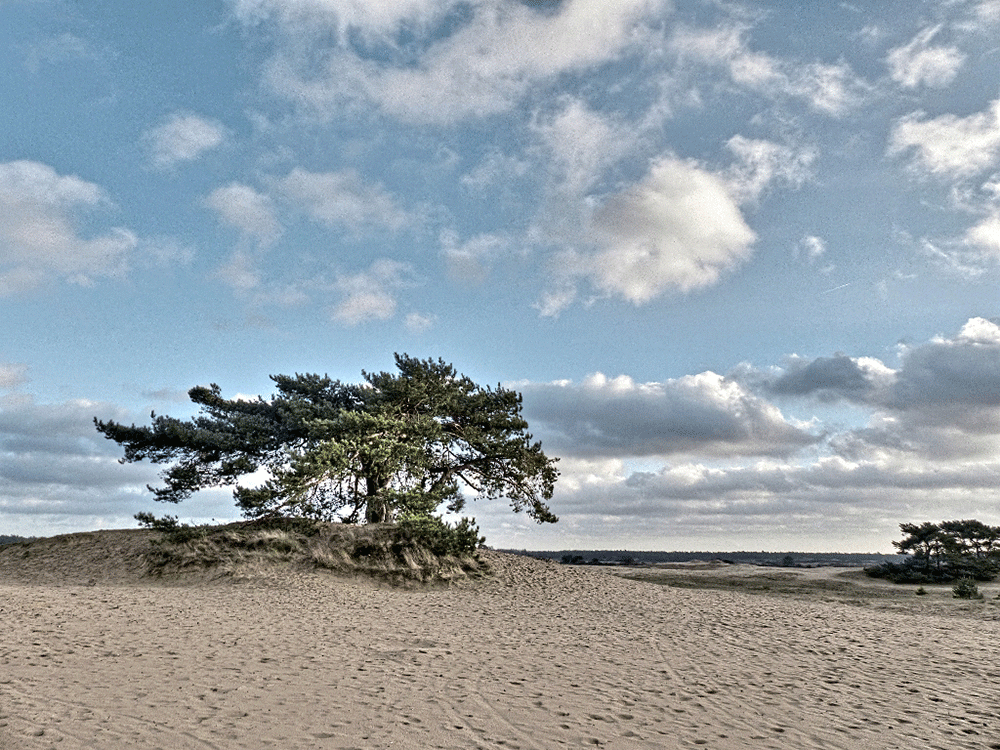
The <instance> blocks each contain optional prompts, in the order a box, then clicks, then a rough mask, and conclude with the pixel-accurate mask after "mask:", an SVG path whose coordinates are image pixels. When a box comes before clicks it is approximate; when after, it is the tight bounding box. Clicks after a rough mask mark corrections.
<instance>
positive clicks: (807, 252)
mask: <svg viewBox="0 0 1000 750" xmlns="http://www.w3.org/2000/svg"><path fill="white" fill-rule="evenodd" d="M795 250H796V254H802V255H804V256H805V257H806V259H807V260H808V261H809V262H810V263H813V262H815V261H817V260H819V259H820V258H822V257H823V256H824V255H825V254H826V241H825V240H824V239H823V238H822V237H817V236H816V235H814V234H807V235H806V236H805V237H803V238H802V239H801V240H799V244H798V245H797V246H796V248H795Z"/></svg>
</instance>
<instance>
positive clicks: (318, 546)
mask: <svg viewBox="0 0 1000 750" xmlns="http://www.w3.org/2000/svg"><path fill="white" fill-rule="evenodd" d="M146 567H147V572H148V573H149V574H150V575H155V576H161V577H162V576H175V575H179V574H184V573H188V572H209V571H211V572H212V573H214V574H217V575H221V576H239V577H243V576H246V575H254V574H255V573H261V572H264V571H267V570H273V569H275V568H276V567H282V568H287V567H290V568H293V569H298V570H316V569H321V570H327V571H331V572H334V573H337V574H339V575H349V576H355V575H363V576H370V577H374V578H377V579H380V580H382V581H386V582H389V583H392V584H394V585H407V584H414V583H424V584H426V583H442V582H450V581H455V580H459V579H462V578H469V577H478V576H481V575H484V574H485V573H486V572H487V566H486V565H485V563H484V562H483V561H482V560H481V559H480V558H479V556H478V555H464V556H460V557H456V556H453V555H437V554H435V553H434V552H432V551H431V550H430V549H428V548H427V547H426V546H424V545H422V544H421V543H420V541H419V540H417V539H414V538H412V537H410V536H408V535H407V534H406V533H405V532H404V531H403V530H402V529H401V528H400V527H399V526H398V525H397V524H370V525H364V526H358V525H350V524H335V523H321V522H314V521H308V520H303V519H280V518H279V519H271V520H262V521H247V522H240V523H233V524H227V525H225V526H200V527H182V528H179V529H177V530H176V531H172V532H165V533H164V534H163V535H162V537H161V538H160V539H157V540H154V542H153V544H152V546H151V549H150V550H149V552H148V553H147V554H146Z"/></svg>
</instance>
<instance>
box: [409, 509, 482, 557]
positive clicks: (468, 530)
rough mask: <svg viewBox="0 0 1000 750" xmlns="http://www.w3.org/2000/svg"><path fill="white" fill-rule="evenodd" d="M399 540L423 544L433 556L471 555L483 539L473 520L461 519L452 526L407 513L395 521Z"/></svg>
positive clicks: (435, 519)
mask: <svg viewBox="0 0 1000 750" xmlns="http://www.w3.org/2000/svg"><path fill="white" fill-rule="evenodd" d="M399 535H400V540H401V541H403V540H405V541H408V542H412V543H414V544H417V545H420V546H422V547H426V548H427V549H429V550H430V551H431V552H433V553H434V554H435V555H453V556H455V557H462V556H463V555H474V554H475V553H476V550H477V549H479V547H480V546H481V545H482V544H483V543H484V542H485V541H486V538H485V537H481V536H479V527H478V526H476V524H475V519H472V520H470V519H468V518H463V519H462V520H461V521H459V522H458V523H457V524H455V525H454V526H451V525H450V524H448V523H446V522H445V521H443V520H442V519H440V518H437V517H435V516H411V517H409V518H403V519H402V520H401V521H400V522H399Z"/></svg>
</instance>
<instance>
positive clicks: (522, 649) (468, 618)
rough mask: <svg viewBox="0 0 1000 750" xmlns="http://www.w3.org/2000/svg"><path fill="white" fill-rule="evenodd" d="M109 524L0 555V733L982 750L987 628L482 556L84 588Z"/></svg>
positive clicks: (404, 743)
mask: <svg viewBox="0 0 1000 750" xmlns="http://www.w3.org/2000/svg"><path fill="white" fill-rule="evenodd" d="M129 533H133V532H129ZM114 536H115V535H114V534H113V533H111V532H100V533H99V534H98V535H97V544H98V546H100V545H102V544H104V545H107V547H106V548H105V549H104V550H103V551H102V552H101V553H100V554H98V553H95V551H94V548H93V547H90V548H88V547H87V544H86V540H81V544H80V545H79V548H78V552H79V554H80V555H81V557H80V558H79V559H78V560H77V562H76V564H74V563H73V560H72V557H71V555H70V554H69V553H68V552H67V551H66V549H64V550H63V552H62V553H61V554H62V556H63V557H62V558H61V560H57V559H55V557H56V552H52V555H53V558H52V559H50V560H48V561H47V563H46V564H42V563H41V562H40V561H39V560H37V559H36V560H35V561H34V562H32V563H30V564H28V562H27V561H22V563H24V564H15V563H13V562H11V560H9V559H5V558H8V554H7V553H6V552H4V553H2V554H0V621H2V622H3V624H4V628H5V635H4V637H3V639H2V641H0V644H2V645H0V747H3V748H5V749H9V750H36V749H41V748H108V749H110V750H117V748H132V747H142V748H171V749H172V750H174V749H179V750H187V749H188V748H248V749H249V750H258V749H262V748H281V749H282V750H284V749H286V748H288V749H295V748H303V749H304V748H331V749H338V750H348V749H353V748H365V749H369V748H371V749H374V748H390V747H391V748H442V749H446V748H447V749H451V748H454V749H458V748H524V749H525V750H527V749H528V748H545V749H547V748H580V747H602V748H636V749H638V748H650V749H652V748H667V749H671V748H716V749H719V750H737V749H738V748H739V749H742V748H782V749H783V748H788V749H789V750H792V749H793V748H795V749H796V750H799V749H802V748H843V749H844V750H857V749H858V748H886V749H887V750H888V749H891V748H900V749H902V748H907V749H909V748H913V747H927V748H977V749H983V748H994V749H995V748H1000V718H998V705H997V698H996V695H997V692H996V690H997V689H996V686H997V684H1000V659H998V658H997V657H998V656H1000V638H998V636H1000V627H998V623H997V622H996V621H995V620H988V619H983V618H982V617H972V616H962V615H961V613H960V612H958V613H957V614H951V615H941V614H920V613H914V612H911V611H898V610H884V609H877V608H870V607H858V606H851V605H849V604H845V603H841V602H835V601H814V600H806V599H802V598H794V597H776V596H761V595H749V594H745V593H741V592H739V591H731V590H703V589H678V588H670V587H664V586H658V585H654V584H652V583H646V582H641V581H633V580H626V579H623V578H620V577H617V576H614V575H611V574H609V573H608V572H607V571H605V570H599V569H588V568H580V567H570V566H561V565H558V564H553V563H546V562H541V561H538V560H533V559H530V558H523V557H516V556H512V555H507V554H502V553H495V552H490V551H485V552H484V553H483V556H484V558H485V559H486V561H487V562H488V564H489V565H490V567H491V569H492V575H491V576H490V577H488V578H485V579H481V580H467V581H461V582H458V583H455V584H453V585H451V586H448V587H438V588H432V589H424V590H406V589H399V588H390V587H386V586H382V585H377V584H375V583H372V582H369V581H364V580H356V579H344V578H338V577H336V576H333V575H329V574H324V573H310V572H301V571H291V570H277V571H274V572H272V573H271V574H269V575H261V576H259V577H256V578H243V579H240V580H239V581H234V580H231V579H230V580H224V581H218V580H217V581H208V582H205V581H197V582H192V583H190V584H189V585H183V584H179V583H178V582H177V581H174V582H172V583H170V584H166V583H164V582H157V581H155V580H150V579H147V578H143V577H141V576H140V575H137V574H136V573H135V570H134V569H131V568H120V569H118V572H117V573H113V572H112V573H109V575H108V576H106V577H103V578H100V577H98V576H97V575H96V572H97V571H100V570H105V569H106V568H115V566H116V565H118V564H119V563H120V562H121V561H127V560H129V559H134V558H132V557H130V556H131V555H132V552H129V551H128V550H121V549H119V552H118V553H115V552H114V551H113V547H114V540H113V537H114ZM90 541H91V542H93V541H94V539H93V538H92V539H91V540H90ZM115 554H118V557H117V558H115ZM29 559H30V558H29ZM102 559H103V560H104V562H102ZM113 559H117V560H118V562H112V560H113ZM60 569H63V570H64V571H68V570H70V569H75V570H76V572H75V573H74V574H72V575H68V574H67V577H65V578H64V579H62V580H59V572H58V571H59V570H60ZM956 612H957V611H956Z"/></svg>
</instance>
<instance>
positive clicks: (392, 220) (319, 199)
mask: <svg viewBox="0 0 1000 750" xmlns="http://www.w3.org/2000/svg"><path fill="white" fill-rule="evenodd" d="M277 187H278V189H279V190H280V191H281V193H282V194H283V195H284V196H285V197H286V198H288V199H289V200H291V201H292V202H293V203H295V204H296V205H298V206H300V207H301V208H302V209H304V210H305V211H306V213H307V214H308V215H309V216H310V217H311V218H312V219H313V220H315V221H317V222H319V223H321V224H324V225H326V226H328V227H332V228H335V229H343V230H347V231H350V232H353V233H355V234H359V233H362V232H365V231H372V230H389V231H392V232H396V231H399V230H401V229H403V228H405V227H410V226H414V225H415V224H417V223H418V221H419V219H418V217H417V216H416V215H414V214H412V213H410V212H409V211H407V210H406V209H404V208H403V207H402V206H400V205H399V201H398V200H397V199H396V198H395V196H393V195H392V194H391V193H390V192H389V191H388V190H386V189H385V188H384V187H383V186H382V185H380V184H378V183H372V182H368V181H366V180H365V179H364V178H363V177H362V176H361V175H360V174H358V172H356V171H355V170H353V169H345V170H343V171H339V172H309V171H307V170H305V169H302V168H300V167H296V168H295V169H293V170H292V171H291V172H290V173H289V174H288V176H287V177H284V178H283V179H281V180H279V181H278V182H277Z"/></svg>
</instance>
